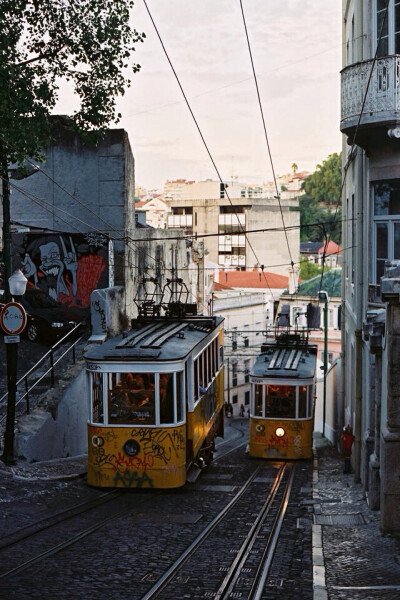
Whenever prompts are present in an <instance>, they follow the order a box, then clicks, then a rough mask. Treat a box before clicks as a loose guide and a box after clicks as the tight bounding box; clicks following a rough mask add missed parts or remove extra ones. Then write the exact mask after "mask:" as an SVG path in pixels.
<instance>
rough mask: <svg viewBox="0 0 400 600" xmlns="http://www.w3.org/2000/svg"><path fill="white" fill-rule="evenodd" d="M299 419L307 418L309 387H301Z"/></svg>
mask: <svg viewBox="0 0 400 600" xmlns="http://www.w3.org/2000/svg"><path fill="white" fill-rule="evenodd" d="M298 417H299V419H305V418H306V417H307V386H306V385H301V386H300V387H299V414H298Z"/></svg>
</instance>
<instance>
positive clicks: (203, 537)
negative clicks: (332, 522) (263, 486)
mask: <svg viewBox="0 0 400 600" xmlns="http://www.w3.org/2000/svg"><path fill="white" fill-rule="evenodd" d="M260 469H261V467H257V468H256V469H255V470H254V471H253V473H252V474H251V475H250V477H249V478H248V479H247V481H246V483H245V484H244V485H243V486H242V487H241V489H240V490H239V492H238V493H237V494H236V495H235V496H234V498H232V500H231V501H230V502H229V503H228V504H227V505H226V506H225V507H224V508H223V509H222V510H221V511H220V513H219V514H218V515H217V516H216V517H215V518H214V519H213V521H212V522H211V523H210V524H209V525H208V526H207V527H206V528H205V529H204V530H203V531H202V532H201V533H200V534H199V535H198V536H197V537H196V539H195V540H193V542H192V543H191V544H190V545H189V546H188V547H187V549H186V550H185V551H184V552H183V553H182V554H181V556H180V557H178V558H177V559H176V560H175V561H174V563H173V564H172V565H171V566H170V567H169V569H168V570H167V571H166V572H165V573H164V574H163V575H162V576H161V577H160V578H159V579H158V581H157V582H156V583H155V584H154V585H153V587H152V588H151V589H150V590H148V591H147V593H146V594H145V595H143V596H142V600H152V599H153V598H158V597H160V598H170V597H171V596H170V594H169V591H170V586H173V585H175V582H176V581H178V580H180V581H184V580H189V579H190V578H191V574H193V573H194V572H196V570H197V572H198V571H199V569H200V568H201V569H202V570H204V571H205V572H207V578H208V580H209V584H208V586H207V591H206V593H207V594H208V596H204V597H210V598H211V597H212V598H216V599H218V600H227V599H228V598H233V597H243V598H245V597H246V598H249V599H252V600H259V599H260V598H261V594H262V591H263V588H264V585H265V582H266V579H267V577H268V573H269V571H270V567H271V564H272V560H273V556H274V552H275V548H276V545H277V542H278V539H279V533H280V530H281V526H282V523H283V519H284V516H285V512H286V508H287V505H288V502H289V497H290V492H291V487H292V483H293V478H294V473H295V467H294V466H292V465H288V464H281V465H280V467H279V469H278V472H277V474H276V477H275V478H274V480H273V482H272V485H271V487H270V489H269V492H268V494H267V498H266V499H265V501H264V503H263V504H262V508H261V509H260V511H259V512H258V513H257V514H256V517H255V520H254V521H253V523H246V524H245V525H246V527H247V526H250V530H248V531H247V534H246V535H245V536H244V537H245V539H244V541H243V542H242V543H241V544H240V546H239V547H235V548H231V549H230V552H233V553H235V554H236V556H235V558H234V560H233V561H232V560H231V555H229V554H228V553H227V552H225V556H224V557H223V556H222V555H223V552H222V546H221V539H223V537H224V536H223V533H221V527H222V528H225V529H228V528H229V529H230V530H231V538H232V539H239V538H241V537H242V538H243V535H240V534H236V533H235V532H234V531H233V532H232V529H233V525H232V522H230V523H229V522H227V518H228V517H230V518H231V516H232V512H233V511H234V510H236V511H237V510H238V505H239V504H240V503H241V502H242V501H243V499H244V498H245V496H246V494H248V492H249V490H251V489H252V487H253V484H254V483H255V482H257V477H258V475H259V473H260ZM245 505H246V504H242V510H243V508H244V506H245ZM218 529H220V531H219V533H218ZM242 530H243V527H242ZM238 531H239V529H238ZM218 538H219V541H218ZM213 539H214V541H212V540H213ZM224 544H225V546H226V545H227V544H228V545H229V542H228V541H227V540H226V541H225V542H224ZM211 548H213V549H214V552H213V553H212V552H210V549H211ZM216 555H217V556H218V558H219V560H220V562H224V566H223V567H221V566H219V569H217V563H216V560H215V557H216ZM207 556H208V561H209V562H208V563H207V562H205V561H206V560H207V558H205V557H207ZM227 560H230V564H227V562H226V561H227ZM200 565H201V567H200ZM221 569H222V572H225V575H221ZM221 577H222V581H221ZM215 584H217V585H215ZM235 594H237V595H235Z"/></svg>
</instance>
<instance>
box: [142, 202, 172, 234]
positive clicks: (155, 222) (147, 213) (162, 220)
mask: <svg viewBox="0 0 400 600" xmlns="http://www.w3.org/2000/svg"><path fill="white" fill-rule="evenodd" d="M135 211H136V213H139V212H140V213H143V214H144V221H145V222H146V223H147V225H150V226H151V227H154V228H156V229H166V228H167V219H168V205H167V203H166V201H165V200H164V198H162V197H161V196H155V197H153V198H151V199H150V200H143V201H141V202H136V203H135Z"/></svg>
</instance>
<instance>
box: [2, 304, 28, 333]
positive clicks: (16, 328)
mask: <svg viewBox="0 0 400 600" xmlns="http://www.w3.org/2000/svg"><path fill="white" fill-rule="evenodd" d="M25 325H26V312H25V309H24V307H23V306H22V305H21V304H19V303H18V302H7V304H5V305H4V306H3V308H2V311H1V313H0V326H1V328H2V330H3V331H4V333H5V334H7V335H18V334H19V333H21V331H23V330H24V329H25Z"/></svg>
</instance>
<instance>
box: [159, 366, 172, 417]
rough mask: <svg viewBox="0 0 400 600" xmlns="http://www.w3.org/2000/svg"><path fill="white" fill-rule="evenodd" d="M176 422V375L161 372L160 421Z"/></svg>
mask: <svg viewBox="0 0 400 600" xmlns="http://www.w3.org/2000/svg"><path fill="white" fill-rule="evenodd" d="M173 422H174V375H173V373H160V423H164V424H165V423H173Z"/></svg>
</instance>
